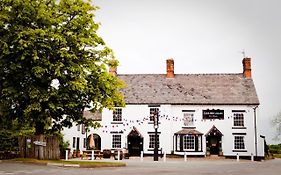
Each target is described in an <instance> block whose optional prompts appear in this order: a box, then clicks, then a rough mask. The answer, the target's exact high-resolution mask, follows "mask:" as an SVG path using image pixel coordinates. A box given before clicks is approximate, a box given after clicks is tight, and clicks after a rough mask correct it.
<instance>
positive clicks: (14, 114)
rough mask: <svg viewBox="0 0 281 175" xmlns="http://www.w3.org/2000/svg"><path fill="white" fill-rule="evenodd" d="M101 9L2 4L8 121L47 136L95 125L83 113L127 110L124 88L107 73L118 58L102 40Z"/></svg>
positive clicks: (77, 0) (34, 1) (0, 65)
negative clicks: (96, 14) (74, 124)
mask: <svg viewBox="0 0 281 175" xmlns="http://www.w3.org/2000/svg"><path fill="white" fill-rule="evenodd" d="M97 9H98V8H97V7H96V6H93V5H92V4H91V2H90V1H88V2H85V1H83V0H60V1H59V2H58V1H56V0H24V1H23V0H0V78H1V83H0V93H1V94H0V95H1V99H0V100H1V101H0V102H1V103H0V104H1V113H2V114H1V115H2V116H1V117H2V119H3V120H17V122H18V123H19V124H23V125H26V124H29V125H30V126H34V127H35V128H36V133H37V134H42V133H43V132H44V131H45V130H46V129H48V128H49V127H50V126H52V129H54V130H61V129H62V127H70V126H72V122H74V121H75V122H78V123H79V122H84V123H90V122H89V121H88V120H86V119H85V118H83V116H82V115H83V110H84V109H85V108H89V109H91V110H92V111H99V110H102V109H103V108H105V107H106V108H109V109H111V108H113V107H114V106H123V105H124V101H123V97H122V95H121V94H120V93H119V89H120V88H122V87H123V83H122V82H121V81H120V80H119V79H117V78H116V77H114V76H112V75H110V74H109V73H108V72H107V67H108V66H113V65H115V66H116V61H110V60H111V58H113V52H112V50H111V49H109V48H108V47H107V46H106V44H105V42H104V41H103V39H102V38H101V37H99V36H98V35H97V30H98V28H99V24H98V23H96V22H95V21H94V12H95V11H96V10H97Z"/></svg>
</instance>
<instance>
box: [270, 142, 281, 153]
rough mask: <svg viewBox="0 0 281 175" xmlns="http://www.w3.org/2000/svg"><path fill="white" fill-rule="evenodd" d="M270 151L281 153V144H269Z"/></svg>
mask: <svg viewBox="0 0 281 175" xmlns="http://www.w3.org/2000/svg"><path fill="white" fill-rule="evenodd" d="M269 152H270V153H271V154H281V144H278V145H269Z"/></svg>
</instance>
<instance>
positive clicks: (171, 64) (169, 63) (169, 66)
mask: <svg viewBox="0 0 281 175" xmlns="http://www.w3.org/2000/svg"><path fill="white" fill-rule="evenodd" d="M166 64H167V75H166V78H175V73H174V60H173V59H172V58H170V59H167V60H166Z"/></svg>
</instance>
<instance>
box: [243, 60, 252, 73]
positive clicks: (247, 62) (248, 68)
mask: <svg viewBox="0 0 281 175" xmlns="http://www.w3.org/2000/svg"><path fill="white" fill-rule="evenodd" d="M242 63H243V75H244V77H245V78H252V69H251V58H244V59H243V61H242Z"/></svg>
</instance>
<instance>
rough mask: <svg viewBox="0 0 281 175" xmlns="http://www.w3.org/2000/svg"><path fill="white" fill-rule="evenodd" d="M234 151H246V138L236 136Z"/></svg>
mask: <svg viewBox="0 0 281 175" xmlns="http://www.w3.org/2000/svg"><path fill="white" fill-rule="evenodd" d="M234 149H245V141H244V136H234Z"/></svg>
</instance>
